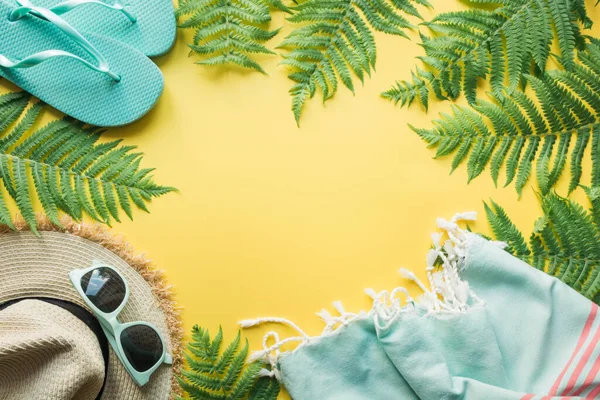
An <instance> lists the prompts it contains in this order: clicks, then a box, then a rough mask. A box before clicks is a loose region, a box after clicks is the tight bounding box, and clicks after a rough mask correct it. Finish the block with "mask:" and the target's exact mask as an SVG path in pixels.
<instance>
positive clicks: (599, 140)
mask: <svg viewBox="0 0 600 400" xmlns="http://www.w3.org/2000/svg"><path fill="white" fill-rule="evenodd" d="M596 54H598V55H600V45H599V44H597V43H594V42H592V43H588V44H587V46H586V48H585V49H583V50H581V51H579V52H578V55H577V58H578V60H579V61H580V62H581V64H580V65H579V64H578V65H577V66H576V67H575V68H573V70H572V71H565V70H550V71H547V74H545V75H543V76H541V77H539V78H536V77H534V76H531V75H525V76H524V79H526V80H527V82H528V83H529V84H530V85H531V87H532V89H533V92H534V95H533V96H528V95H526V94H524V93H523V92H521V91H515V92H513V93H512V94H507V93H502V94H498V95H492V96H491V97H492V100H493V101H492V102H488V101H484V100H478V101H477V102H476V103H475V104H474V105H473V108H472V109H471V108H460V107H453V114H452V115H451V116H448V115H442V119H441V120H438V121H434V125H435V126H434V128H433V129H416V128H412V129H413V130H414V131H415V132H416V133H417V134H418V135H419V136H421V138H422V139H423V140H424V141H425V142H426V143H427V144H428V145H429V146H430V147H437V153H436V157H438V156H445V155H451V154H454V159H453V160H452V170H454V169H455V168H457V167H458V166H459V165H460V164H462V163H463V162H464V161H465V160H468V161H467V171H468V176H469V181H470V180H471V179H474V178H475V177H477V176H478V175H479V174H480V173H481V172H482V171H483V170H484V168H485V167H487V166H489V167H490V172H491V175H492V178H493V180H494V182H497V180H498V177H499V174H500V170H501V168H502V167H503V166H504V167H505V170H506V185H508V184H510V183H512V182H513V181H515V187H516V189H517V192H518V193H519V194H521V192H522V190H523V188H524V187H525V185H526V183H527V182H528V180H529V178H530V176H531V175H535V177H536V180H537V184H538V187H539V189H540V191H541V192H542V194H547V193H548V192H549V191H550V190H551V189H552V188H553V187H554V186H555V185H556V183H557V181H558V179H559V178H560V177H561V175H562V174H563V172H564V170H565V168H566V166H567V165H569V167H570V175H571V179H570V183H569V192H572V191H573V190H575V189H576V188H577V186H579V185H580V183H581V179H582V171H583V168H582V163H583V161H584V158H585V155H586V154H587V152H586V149H587V148H588V147H590V143H591V147H592V148H593V149H594V150H599V151H593V152H592V154H591V161H592V184H593V185H600V172H599V171H600V159H599V158H598V154H599V152H600V149H599V147H600V94H599V93H600V84H599V82H600V62H598V61H597V60H596V58H595V57H596ZM569 154H570V156H569ZM534 169H535V174H532V172H533V170H534Z"/></svg>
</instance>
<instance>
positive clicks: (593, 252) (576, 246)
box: [485, 187, 600, 303]
mask: <svg viewBox="0 0 600 400" xmlns="http://www.w3.org/2000/svg"><path fill="white" fill-rule="evenodd" d="M585 191H586V193H587V195H588V199H589V200H590V202H591V208H590V209H589V210H585V209H584V207H582V206H581V205H580V204H578V203H576V202H575V201H573V200H568V199H564V198H561V197H559V196H558V195H556V194H553V193H552V194H548V195H547V196H543V197H542V209H543V214H544V215H543V216H542V217H541V218H539V219H538V220H537V221H536V223H535V226H534V230H533V233H532V234H531V236H530V238H529V242H528V243H526V242H525V240H524V238H523V235H522V234H521V233H520V232H519V231H518V230H517V228H516V227H515V225H514V223H513V222H512V221H511V220H510V218H509V217H508V216H507V215H506V213H505V211H504V210H503V209H502V207H500V206H499V205H497V204H496V203H494V202H492V203H491V205H487V204H485V208H486V213H487V217H488V221H489V223H490V225H491V227H492V230H493V232H494V235H495V238H496V240H500V241H503V242H506V243H507V244H508V248H507V251H508V252H510V253H511V254H513V255H514V256H515V257H517V258H520V259H521V260H523V261H525V262H526V263H528V264H530V265H532V266H533V267H535V268H537V269H539V270H542V271H544V272H546V273H548V274H550V275H552V276H554V277H556V278H558V279H560V280H561V281H563V282H564V283H566V284H567V285H569V286H571V287H572V288H573V289H575V290H576V291H578V292H579V293H581V294H582V295H584V296H585V297H587V298H589V299H590V300H592V301H594V302H596V303H600V218H598V217H599V216H600V201H599V199H600V196H599V195H600V188H597V187H596V188H585Z"/></svg>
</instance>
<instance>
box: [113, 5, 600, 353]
mask: <svg viewBox="0 0 600 400" xmlns="http://www.w3.org/2000/svg"><path fill="white" fill-rule="evenodd" d="M594 2H595V0H593V1H589V0H588V1H587V4H588V7H589V9H590V15H591V16H592V18H593V19H595V20H596V21H599V22H598V24H597V25H598V26H597V29H595V31H594V32H593V33H595V34H596V36H598V34H600V18H598V17H599V16H600V14H599V10H598V9H595V8H594V7H593V3H594ZM433 3H434V6H435V13H439V12H444V11H450V10H456V9H459V8H460V7H461V5H460V3H459V2H458V1H449V0H437V1H433ZM433 15H434V12H433V11H429V12H428V11H425V12H424V16H425V17H426V19H429V18H430V17H431V16H433ZM415 22H416V21H415ZM282 24H284V21H283V15H281V13H277V14H276V15H275V17H274V21H273V22H272V25H271V26H272V27H278V26H281V25H282ZM289 32H290V27H289V26H288V25H286V26H285V28H284V29H283V31H282V32H281V33H280V35H279V36H277V37H276V38H275V39H274V40H272V41H271V42H270V43H269V45H270V47H274V46H275V45H276V43H277V41H278V40H280V39H282V38H283V37H284V36H285V35H286V34H287V33H289ZM190 36H191V32H181V31H180V32H179V34H178V38H177V43H176V45H175V47H174V48H173V50H172V51H171V53H170V54H168V55H167V56H164V57H162V58H159V59H157V60H156V61H157V63H158V65H159V66H160V68H161V69H162V71H163V73H164V76H165V91H164V94H163V96H162V98H161V99H160V101H159V103H158V105H157V106H156V108H155V109H154V110H153V111H151V112H150V113H149V114H148V115H147V116H146V117H144V118H143V119H142V120H141V121H139V122H137V123H135V124H132V125H130V126H127V127H124V128H120V129H112V130H109V131H108V133H107V134H106V138H107V139H109V138H110V139H112V138H124V139H125V143H126V144H136V145H138V146H139V148H140V150H141V151H143V152H144V153H145V155H146V156H145V160H144V163H143V165H144V166H150V167H156V168H157V170H156V174H155V176H156V180H157V182H159V183H162V184H166V185H172V186H175V187H177V188H178V189H180V193H178V194H170V195H166V196H164V197H163V198H160V199H158V200H156V201H154V202H153V204H151V205H150V211H151V214H144V213H143V212H138V213H136V214H135V221H134V222H124V223H122V224H120V225H116V226H115V227H114V231H116V232H119V233H123V234H124V235H125V236H126V238H127V239H128V240H129V241H130V242H131V243H132V244H133V245H134V247H135V248H136V249H137V250H138V251H140V252H146V253H147V254H148V255H149V256H150V257H151V258H152V259H153V260H154V261H155V262H156V264H157V265H158V266H160V267H161V268H162V269H164V270H165V271H166V273H167V276H168V278H169V281H170V283H172V284H173V285H174V286H175V289H176V294H177V300H178V301H179V303H180V304H181V306H183V322H184V325H185V328H186V330H189V329H190V328H191V327H192V326H193V325H194V324H199V325H201V326H203V327H206V328H209V329H210V330H211V331H213V332H214V331H215V330H216V329H217V328H218V326H219V324H221V325H222V326H223V329H224V330H225V332H226V337H227V338H228V339H230V338H231V337H232V336H233V334H235V332H236V329H237V324H236V323H237V321H239V320H240V319H244V318H254V317H258V316H282V317H287V318H289V319H292V320H293V321H295V322H297V323H298V324H299V325H300V326H301V327H303V328H304V329H306V330H307V331H308V332H309V333H310V334H318V333H319V332H320V330H321V329H322V327H323V324H322V323H321V322H320V321H319V320H318V318H317V317H316V316H315V315H314V313H315V312H316V311H319V310H320V309H321V308H323V307H329V306H330V305H331V302H332V301H335V300H342V301H343V303H344V305H345V307H346V309H347V310H351V311H358V310H361V309H367V308H368V307H369V301H368V299H367V297H366V296H365V295H364V293H363V289H364V288H365V287H372V288H374V289H376V290H383V289H391V288H393V287H395V286H398V285H400V284H406V282H405V281H403V280H402V279H401V278H400V276H399V275H398V273H397V270H398V269H399V267H402V266H404V267H407V268H409V269H412V270H413V271H415V272H417V273H418V274H419V275H420V276H423V275H424V274H423V267H424V260H425V253H426V251H427V249H428V247H429V245H430V239H429V234H430V232H432V231H433V230H434V228H435V219H436V217H439V216H441V217H447V218H450V217H451V216H452V215H453V214H454V213H456V212H459V211H467V210H475V211H478V212H479V213H480V219H479V222H478V223H477V224H476V226H475V228H476V229H477V230H482V231H484V232H487V231H488V227H487V223H486V222H485V216H484V215H483V203H482V201H483V200H488V199H490V198H493V199H494V200H495V201H497V202H498V203H500V204H501V205H503V206H504V207H505V208H506V209H507V211H508V213H509V215H511V216H512V217H513V218H514V219H515V220H516V222H517V223H518V225H519V227H520V228H521V229H523V230H524V231H525V232H527V233H528V232H530V231H531V228H532V225H533V222H534V220H535V219H536V218H537V217H539V215H540V213H541V211H540V208H539V205H538V201H537V198H536V195H535V192H534V190H533V188H532V187H527V188H526V189H525V190H524V193H523V196H522V198H521V199H520V201H519V200H518V199H517V194H516V192H515V190H514V186H510V187H508V188H498V189H497V188H495V187H494V186H493V184H492V180H491V179H490V177H489V172H488V171H486V172H484V174H483V175H482V176H481V177H479V178H478V179H476V180H475V181H473V182H472V183H471V184H469V185H467V181H466V170H465V168H463V167H460V168H459V169H458V170H457V171H456V172H455V173H454V174H453V175H451V176H449V171H450V167H449V163H450V159H443V160H433V159H432V156H433V151H431V150H429V149H427V148H426V146H425V145H424V143H423V142H422V141H421V140H420V139H419V137H418V136H417V135H416V134H414V133H413V132H412V131H410V130H409V129H408V127H407V123H411V124H413V125H415V126H418V127H429V126H431V122H430V121H431V119H433V118H436V117H437V116H438V114H439V112H447V111H449V109H450V103H448V102H437V101H432V104H431V107H430V111H429V113H425V112H424V110H423V108H422V107H421V106H420V105H419V104H415V105H413V106H412V107H411V108H409V109H406V108H403V109H401V108H399V107H397V106H394V105H393V104H392V103H390V102H389V101H387V100H385V99H383V98H381V97H380V95H379V94H380V92H381V91H383V90H385V89H387V88H388V87H389V86H390V85H391V84H392V83H393V82H394V81H395V80H397V79H407V78H409V76H410V70H411V69H412V68H413V67H414V65H415V59H414V58H415V57H416V56H418V55H420V54H421V49H420V47H419V46H418V42H419V40H418V37H417V36H416V35H415V34H412V35H411V37H412V38H413V40H412V41H408V40H405V39H402V38H398V37H393V36H386V35H382V34H377V35H376V39H377V46H378V60H377V71H376V72H375V73H374V74H373V76H372V77H371V78H370V79H369V78H367V79H366V80H365V84H364V86H361V85H360V83H358V84H357V89H356V94H355V95H352V93H351V92H349V91H348V90H346V89H345V88H341V89H340V91H339V92H338V93H337V94H336V95H335V97H334V98H333V99H332V100H330V101H329V102H328V103H327V104H326V106H325V107H323V106H322V104H321V102H320V99H318V98H315V99H313V100H312V101H309V102H308V103H307V106H306V107H305V110H304V113H303V116H302V119H301V127H300V128H297V127H296V124H295V121H294V119H293V115H292V113H291V111H290V106H291V100H290V96H289V95H288V93H287V92H288V89H289V88H290V86H291V81H289V80H288V78H287V73H286V72H287V71H286V68H285V67H283V66H278V62H279V61H280V60H279V59H278V57H277V56H271V57H261V58H260V60H261V62H262V64H263V66H264V67H265V69H266V70H267V72H268V73H269V74H270V75H269V76H264V75H261V74H259V73H255V72H248V71H243V70H240V69H238V68H229V67H203V66H198V65H194V63H193V62H194V61H195V60H196V58H195V57H191V58H188V50H187V46H186V42H189V41H190ZM357 82H358V81H357ZM586 158H589V157H586ZM585 179H588V175H587V174H586V175H585V176H584V181H585ZM563 183H564V182H563ZM562 189H564V184H563V185H562ZM562 193H564V190H562ZM329 308H331V307H329ZM264 332H265V329H254V330H250V331H247V332H246V333H247V336H248V337H249V338H250V340H251V346H252V347H253V348H255V349H256V348H258V347H259V346H260V337H261V335H262V333H264ZM284 332H285V330H284Z"/></svg>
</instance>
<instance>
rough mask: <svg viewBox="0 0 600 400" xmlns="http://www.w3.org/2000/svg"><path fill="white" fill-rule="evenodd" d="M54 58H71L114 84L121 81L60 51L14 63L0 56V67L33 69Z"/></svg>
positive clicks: (38, 54)
mask: <svg viewBox="0 0 600 400" xmlns="http://www.w3.org/2000/svg"><path fill="white" fill-rule="evenodd" d="M55 57H68V58H73V59H75V60H77V61H79V62H81V63H83V64H84V65H85V66H86V67H88V68H90V69H92V70H94V71H98V72H102V73H105V74H107V75H108V76H110V77H111V78H112V79H113V80H114V81H116V82H118V81H120V80H121V77H120V76H119V75H117V74H115V73H114V72H112V71H110V70H103V69H100V68H99V67H97V66H96V65H94V64H92V63H90V62H88V61H87V60H84V59H83V58H81V57H78V56H76V55H75V54H72V53H69V52H67V51H62V50H46V51H40V52H39V53H35V54H33V55H31V56H29V57H25V58H24V59H22V60H19V61H16V62H14V61H11V60H9V59H8V58H7V57H5V56H3V55H2V54H0V66H2V67H4V68H11V69H12V68H31V67H35V66H36V65H38V64H41V63H43V62H44V61H46V60H49V59H51V58H55Z"/></svg>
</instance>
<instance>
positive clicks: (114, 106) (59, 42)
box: [0, 0, 163, 126]
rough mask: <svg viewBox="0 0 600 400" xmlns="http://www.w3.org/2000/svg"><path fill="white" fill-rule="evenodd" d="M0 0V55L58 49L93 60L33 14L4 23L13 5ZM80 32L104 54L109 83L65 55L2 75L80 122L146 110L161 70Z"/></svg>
mask: <svg viewBox="0 0 600 400" xmlns="http://www.w3.org/2000/svg"><path fill="white" fill-rule="evenodd" d="M6 1H7V0H2V1H0V31H1V32H2V40H0V54H2V55H4V56H6V57H8V58H9V59H11V60H13V61H15V60H20V59H23V58H25V57H28V56H31V55H33V54H35V53H38V52H41V51H44V50H64V51H67V52H70V53H73V54H76V55H78V56H79V57H82V58H84V59H86V60H88V61H90V62H91V63H92V64H97V62H96V61H95V60H94V59H92V58H91V57H90V56H89V55H88V54H87V53H85V52H84V51H83V50H82V48H81V47H80V46H78V45H77V44H75V42H73V41H72V40H71V39H69V38H68V37H67V36H66V35H65V34H64V33H63V32H62V31H61V30H60V29H58V28H57V27H55V26H54V25H52V24H51V23H48V22H46V21H43V20H41V19H39V18H37V17H34V16H26V17H24V18H23V19H21V20H18V21H15V22H10V21H9V20H8V19H7V18H8V15H9V13H10V12H11V11H12V10H13V9H14V6H12V5H10V4H8V3H6ZM83 36H84V37H85V38H86V39H87V40H88V41H89V42H90V43H91V44H92V45H93V46H94V47H95V48H96V49H97V50H98V51H99V52H100V53H101V54H102V55H103V56H104V57H105V58H106V60H107V61H108V63H109V65H110V69H111V71H113V72H115V73H116V74H118V75H120V76H121V81H120V82H115V81H114V80H112V79H111V78H110V77H108V76H107V75H106V74H103V73H100V72H97V71H93V70H91V69H89V68H87V67H85V66H84V65H83V64H82V63H81V62H78V61H76V60H74V59H71V58H66V57H56V58H52V59H49V60H47V61H44V62H42V63H41V64H39V65H36V66H34V67H31V68H23V69H6V68H1V67H0V76H2V77H5V78H6V79H8V80H9V81H11V82H13V83H14V84H16V85H17V86H20V87H21V88H22V89H24V90H26V91H28V92H29V93H31V94H33V95H34V96H36V97H38V98H39V99H40V100H42V101H44V102H45V103H48V104H50V105H51V106H53V107H54V108H56V109H58V110H60V111H62V112H64V113H65V114H67V115H70V116H72V117H74V118H76V119H78V120H80V121H83V122H85V123H88V124H91V125H96V126H120V125H126V124H128V123H131V122H133V121H135V120H137V119H139V118H141V117H142V116H143V115H144V114H146V113H147V112H148V111H149V110H150V109H151V108H152V107H153V106H154V104H155V103H156V101H157V100H158V98H159V97H160V95H161V93H162V90H163V77H162V73H161V72H160V70H159V69H158V67H156V65H155V64H154V63H153V62H152V61H151V60H150V59H148V58H147V57H146V56H145V55H143V54H142V53H140V52H139V51H137V50H135V49H134V48H132V47H130V46H128V45H126V44H123V43H121V42H119V41H117V40H114V39H111V38H108V37H103V36H99V35H94V34H87V33H85V34H83Z"/></svg>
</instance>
